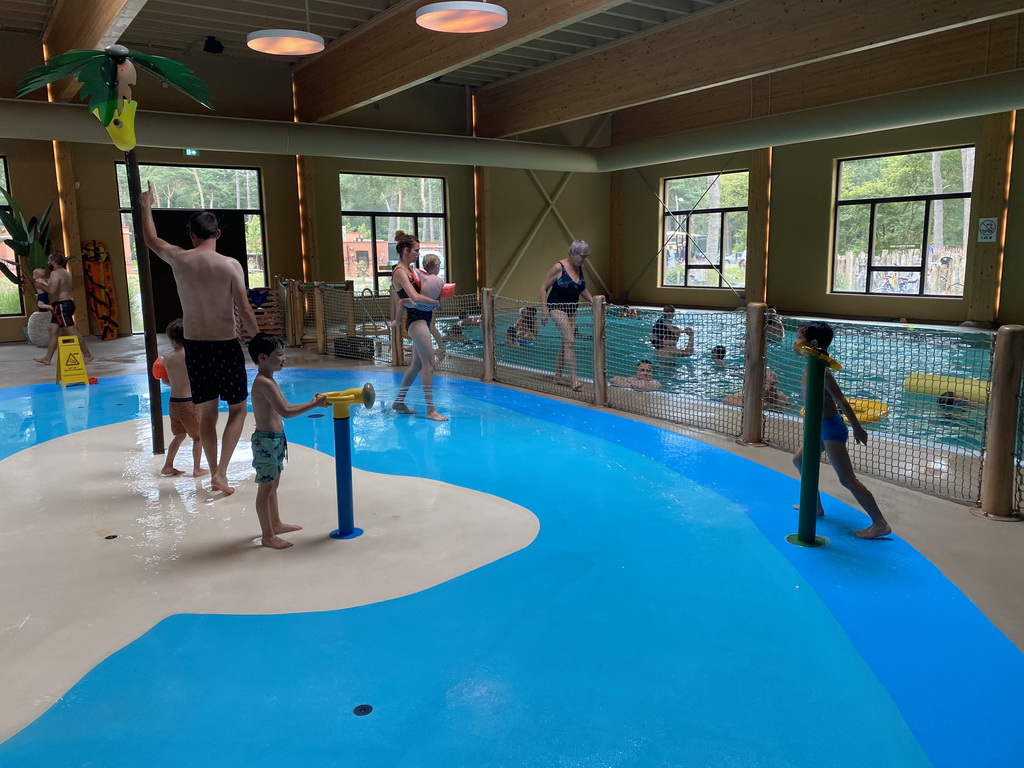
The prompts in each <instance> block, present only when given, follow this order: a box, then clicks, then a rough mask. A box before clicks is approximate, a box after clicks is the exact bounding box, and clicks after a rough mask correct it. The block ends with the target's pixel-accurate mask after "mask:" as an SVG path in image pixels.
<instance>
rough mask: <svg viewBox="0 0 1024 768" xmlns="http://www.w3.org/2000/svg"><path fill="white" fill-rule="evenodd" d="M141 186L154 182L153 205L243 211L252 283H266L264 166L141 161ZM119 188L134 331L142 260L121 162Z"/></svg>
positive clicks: (259, 285) (138, 327) (138, 324)
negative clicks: (262, 185)
mask: <svg viewBox="0 0 1024 768" xmlns="http://www.w3.org/2000/svg"><path fill="white" fill-rule="evenodd" d="M139 175H140V176H141V177H142V188H143V189H145V188H146V185H147V183H148V182H152V183H153V197H154V200H153V208H154V209H156V208H166V209H175V210H187V211H188V210H207V211H212V212H213V213H233V214H239V215H241V216H242V219H243V221H244V226H245V251H246V256H247V267H246V269H247V271H248V273H249V274H248V280H249V287H250V288H262V287H264V286H266V284H267V262H266V256H265V255H266V248H265V245H264V244H265V238H264V230H263V203H262V200H263V196H262V194H261V186H260V172H259V170H258V169H256V168H207V167H198V166H181V165H143V166H140V167H139ZM117 185H118V194H119V197H120V200H121V233H122V235H121V236H122V238H123V240H124V253H125V271H126V273H127V276H128V299H129V302H130V303H131V314H132V331H133V332H135V333H141V332H142V300H141V298H140V297H139V272H138V267H139V264H138V261H137V260H136V258H135V247H134V246H135V231H134V229H133V227H132V216H131V201H130V199H129V196H128V176H127V173H126V171H125V165H124V163H118V164H117Z"/></svg>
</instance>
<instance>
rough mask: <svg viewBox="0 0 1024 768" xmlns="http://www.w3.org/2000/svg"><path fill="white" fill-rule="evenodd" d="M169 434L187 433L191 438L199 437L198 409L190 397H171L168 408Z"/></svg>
mask: <svg viewBox="0 0 1024 768" xmlns="http://www.w3.org/2000/svg"><path fill="white" fill-rule="evenodd" d="M167 410H168V412H169V413H170V416H171V434H172V435H188V436H189V437H191V438H192V439H193V440H198V439H199V409H198V408H196V404H195V403H193V402H192V398H191V397H172V398H171V403H170V408H168V409H167Z"/></svg>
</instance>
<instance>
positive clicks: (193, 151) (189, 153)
mask: <svg viewBox="0 0 1024 768" xmlns="http://www.w3.org/2000/svg"><path fill="white" fill-rule="evenodd" d="M181 151H182V152H184V153H185V157H199V150H198V149H183V150H181Z"/></svg>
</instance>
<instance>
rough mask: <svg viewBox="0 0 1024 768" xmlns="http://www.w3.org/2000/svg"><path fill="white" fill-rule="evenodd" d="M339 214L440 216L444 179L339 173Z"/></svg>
mask: <svg viewBox="0 0 1024 768" xmlns="http://www.w3.org/2000/svg"><path fill="white" fill-rule="evenodd" d="M339 183H340V188H341V208H342V210H343V211H346V212H350V211H369V212H378V213H383V212H391V211H395V212H398V211H400V212H402V213H444V180H443V179H437V178H423V177H419V176H377V175H371V174H362V173H342V174H339Z"/></svg>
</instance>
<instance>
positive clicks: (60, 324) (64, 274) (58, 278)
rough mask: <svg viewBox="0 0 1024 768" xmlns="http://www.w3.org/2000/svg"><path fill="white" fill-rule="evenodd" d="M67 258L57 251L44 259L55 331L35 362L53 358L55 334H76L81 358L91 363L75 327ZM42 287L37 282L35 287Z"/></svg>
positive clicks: (55, 346)
mask: <svg viewBox="0 0 1024 768" xmlns="http://www.w3.org/2000/svg"><path fill="white" fill-rule="evenodd" d="M67 263H68V260H67V259H65V258H64V257H63V256H62V255H60V254H59V253H51V254H50V258H48V259H47V260H46V264H47V266H48V267H49V268H50V276H49V278H47V279H46V291H45V293H46V295H47V296H48V297H49V301H50V311H51V312H52V313H53V317H51V318H50V324H51V325H56V327H57V333H54V332H53V331H52V329H51V331H50V341H49V344H47V346H46V355H45V356H44V357H37V358H34V359H35V361H36V362H37V363H42V364H43V365H49V364H50V360H52V359H53V353H54V352H55V351H56V350H57V335H58V334H60V335H61V336H78V346H79V347H81V349H82V359H83V360H84V361H85V362H87V363H91V362H92V360H93V357H92V355H91V354H90V353H89V347H88V346H86V344H85V339H83V338H82V337H81V336H80V335H79V333H78V329H77V328H75V297H74V295H73V294H72V293H71V273H70V272H68V271H67V269H65V267H66V266H67ZM39 287H42V286H41V285H40V284H37V288H39Z"/></svg>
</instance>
